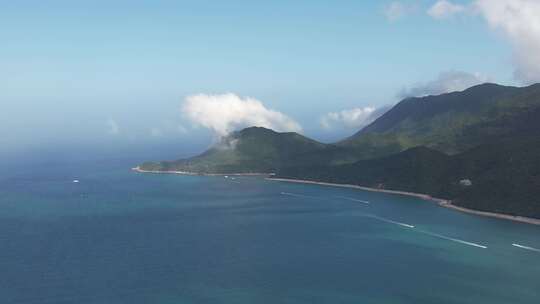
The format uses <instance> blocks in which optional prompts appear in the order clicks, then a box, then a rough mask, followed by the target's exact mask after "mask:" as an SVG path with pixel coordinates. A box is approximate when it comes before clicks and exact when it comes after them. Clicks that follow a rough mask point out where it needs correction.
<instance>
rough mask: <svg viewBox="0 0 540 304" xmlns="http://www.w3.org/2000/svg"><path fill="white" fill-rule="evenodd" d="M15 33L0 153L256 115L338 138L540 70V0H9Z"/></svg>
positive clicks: (107, 146)
mask: <svg viewBox="0 0 540 304" xmlns="http://www.w3.org/2000/svg"><path fill="white" fill-rule="evenodd" d="M0 44H1V45H2V47H1V48H0V70H1V72H0V100H1V101H2V105H3V107H2V111H1V112H0V123H1V126H0V127H1V128H0V132H1V134H0V144H1V145H2V147H3V149H2V151H1V152H0V156H2V157H5V156H14V155H15V156H20V155H37V154H43V151H46V152H47V153H49V154H51V155H59V154H57V153H58V150H64V151H74V150H79V151H90V152H92V151H94V152H95V151H100V150H101V151H102V152H103V150H106V151H108V152H107V153H104V155H122V154H125V153H135V154H137V152H132V151H142V152H140V153H141V154H145V155H146V154H152V153H162V154H161V155H163V156H169V155H170V156H172V155H173V154H174V155H176V154H179V153H180V154H182V153H184V154H189V153H194V152H196V151H199V150H202V149H203V148H205V147H206V146H208V145H209V144H210V143H211V142H212V140H213V138H216V137H217V136H221V135H224V134H226V133H227V132H230V131H231V130H234V129H236V128H240V127H245V126H250V125H259V126H265V127H270V128H274V129H277V130H282V131H288V130H291V131H298V132H302V133H303V134H305V135H308V136H310V137H313V138H316V139H318V140H321V141H326V142H328V141H333V140H337V139H339V138H342V137H344V136H347V135H350V134H352V133H354V132H356V131H357V130H358V129H360V128H361V127H362V126H364V125H365V124H367V123H369V122H370V121H372V120H373V119H374V118H376V117H377V115H380V114H382V113H383V112H384V110H385V109H387V108H388V106H389V105H393V104H395V103H396V102H398V101H399V100H401V99H402V98H404V97H407V96H422V95H429V94H440V93H445V92H449V91H455V90H462V89H465V88H467V87H470V86H472V85H476V84H479V83H483V82H496V83H500V84H505V85H518V86H519V85H527V84H531V83H535V82H538V81H540V59H539V57H538V56H537V54H539V53H540V2H538V1H535V0H467V1H444V0H442V1H436V0H402V1H362V2H359V1H343V2H340V3H339V4H336V2H331V1H296V2H294V3H291V2H288V1H273V2H272V3H253V2H250V1H228V2H227V3H225V2H211V1H192V2H188V1H180V2H174V1H115V2H114V3H110V2H109V1H93V2H92V3H75V2H72V1H47V3H44V2H42V1H16V2H7V1H4V2H2V4H0ZM167 149H170V151H168V152H164V150H167ZM173 150H174V151H173ZM130 151H131V152H130ZM66 153H68V154H69V153H71V152H66Z"/></svg>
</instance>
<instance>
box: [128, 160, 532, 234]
mask: <svg viewBox="0 0 540 304" xmlns="http://www.w3.org/2000/svg"><path fill="white" fill-rule="evenodd" d="M132 170H133V171H135V172H140V173H153V174H180V175H200V176H268V177H267V178H266V179H267V180H271V181H279V182H289V183H301V184H312V185H319V186H328V187H341V188H350V189H358V190H364V191H372V192H381V193H389V194H397V195H406V196H412V197H417V198H420V199H423V200H426V201H431V202H434V203H436V204H437V205H439V206H441V207H444V208H448V209H452V210H455V211H459V212H464V213H468V214H473V215H479V216H485V217H492V218H497V219H503V220H510V221H514V222H520V223H527V224H532V225H540V219H535V218H530V217H524V216H517V215H509V214H503V213H495V212H487V211H480V210H474V209H469V208H465V207H460V206H456V205H454V204H452V201H451V200H447V199H442V198H437V197H433V196H431V195H428V194H423V193H415V192H407V191H398V190H390V189H377V188H371V187H364V186H359V185H352V184H337V183H327V182H320V181H312V180H304V179H290V178H275V177H271V176H274V175H275V173H258V172H253V173H251V172H250V173H226V174H225V173H197V172H188V171H152V170H143V169H141V168H140V167H135V168H132Z"/></svg>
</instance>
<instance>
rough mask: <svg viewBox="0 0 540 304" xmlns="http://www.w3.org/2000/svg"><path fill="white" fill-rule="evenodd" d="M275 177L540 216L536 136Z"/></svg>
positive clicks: (290, 170)
mask: <svg viewBox="0 0 540 304" xmlns="http://www.w3.org/2000/svg"><path fill="white" fill-rule="evenodd" d="M278 177H281V178H293V179H307V180H315V181H325V182H331V183H343V184H354V185H360V186H366V187H373V188H382V189H391V190H400V191H407V192H417V193H425V194H429V195H432V196H435V197H441V198H446V199H451V200H452V201H453V203H454V204H455V205H457V206H462V207H466V208H471V209H475V210H482V211H490V212H498V213H505V214H511V215H521V216H528V217H536V218H540V197H539V196H540V136H533V137H518V138H516V139H502V140H498V141H494V142H492V143H490V144H482V145H480V146H478V147H475V148H473V149H471V150H468V151H466V152H463V153H459V154H455V155H452V156H449V155H447V154H444V153H442V152H439V151H436V150H433V149H430V148H426V147H415V148H411V149H408V150H406V151H403V152H400V153H397V154H393V155H390V156H386V157H382V158H378V159H373V160H361V161H358V162H356V163H353V164H346V165H339V166H328V165H322V166H291V167H287V168H284V169H282V170H280V171H279V172H278ZM465 180H468V181H470V183H471V184H470V185H466V184H465V185H464V184H462V183H461V181H463V182H465Z"/></svg>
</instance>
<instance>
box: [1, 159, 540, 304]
mask: <svg viewBox="0 0 540 304" xmlns="http://www.w3.org/2000/svg"><path fill="white" fill-rule="evenodd" d="M127 168H129V166H126V165H124V164H123V165H118V164H117V165H110V164H85V165H81V164H74V165H49V166H42V167H35V168H32V169H30V168H29V169H25V170H19V171H11V172H8V173H6V172H4V173H2V174H3V175H1V176H0V271H1V274H2V275H1V276H0V303H9V304H11V303H13V304H16V303H24V304H27V303H40V304H41V303H54V304H62V303H77V304H102V303H103V304H105V303H106V304H128V303H129V304H139V303H163V304H172V303H416V304H421V303H437V304H441V303H474V304H478V303H490V304H492V303H505V304H506V303H531V304H533V303H534V304H538V303H540V251H535V250H534V248H540V227H537V226H533V225H527V224H520V223H513V222H508V221H503V220H497V219H489V218H482V217H477V216H473V215H468V214H462V213H459V212H456V211H452V210H447V209H444V208H440V207H437V206H435V205H434V204H432V203H429V202H425V201H422V200H419V199H416V198H409V197H402V196H397V195H389V194H380V193H371V192H363V191H357V190H349V189H339V188H330V187H320V186H314V185H300V184H288V183H281V182H271V181H266V180H264V179H261V178H253V177H237V178H235V179H234V180H232V179H230V178H229V179H226V178H223V177H196V176H177V175H149V174H147V175H145V174H136V173H132V172H130V171H129V170H127ZM74 179H79V180H80V182H79V183H73V182H72V181H73V180H74ZM362 201H368V202H369V204H367V203H365V202H362ZM512 244H518V245H521V246H525V247H531V248H530V249H526V248H519V247H516V246H513V245H512Z"/></svg>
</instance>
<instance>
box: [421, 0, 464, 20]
mask: <svg viewBox="0 0 540 304" xmlns="http://www.w3.org/2000/svg"><path fill="white" fill-rule="evenodd" d="M465 11H466V7H465V6H463V5H460V4H454V3H452V2H450V1H446V0H439V1H437V2H436V3H435V4H433V6H431V7H430V8H429V10H428V11H427V13H428V15H430V16H431V17H433V18H436V19H445V18H450V17H452V16H454V15H455V14H459V13H463V12H465Z"/></svg>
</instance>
